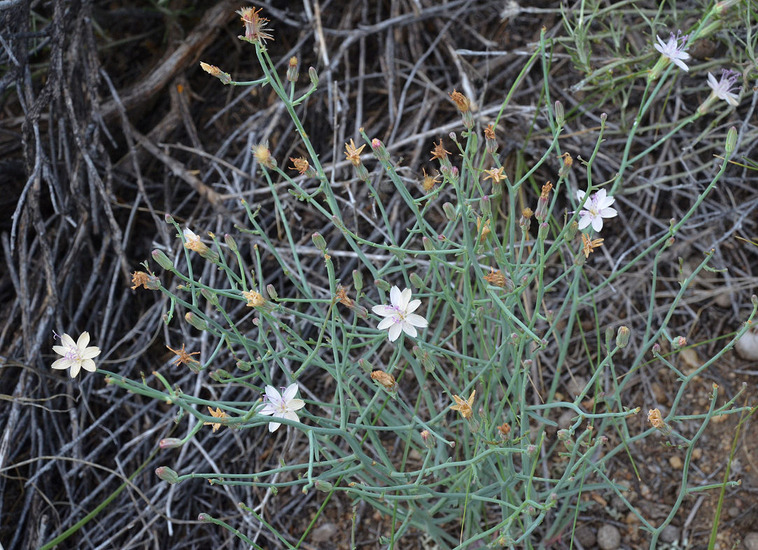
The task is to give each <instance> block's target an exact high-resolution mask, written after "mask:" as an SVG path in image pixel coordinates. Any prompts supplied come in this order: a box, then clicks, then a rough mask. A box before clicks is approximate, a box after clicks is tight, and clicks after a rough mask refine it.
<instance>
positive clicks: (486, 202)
mask: <svg viewBox="0 0 758 550" xmlns="http://www.w3.org/2000/svg"><path fill="white" fill-rule="evenodd" d="M480 204H481V207H482V216H484V217H485V218H491V217H492V200H491V199H490V197H489V195H485V196H483V197H482V200H481V202H480Z"/></svg>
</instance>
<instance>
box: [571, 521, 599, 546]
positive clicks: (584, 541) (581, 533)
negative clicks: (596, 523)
mask: <svg viewBox="0 0 758 550" xmlns="http://www.w3.org/2000/svg"><path fill="white" fill-rule="evenodd" d="M574 537H575V538H576V541H577V542H578V543H579V544H581V545H582V546H584V547H585V548H592V547H593V546H595V543H596V542H597V539H596V538H595V531H594V529H592V527H590V526H589V525H582V526H580V527H578V528H577V530H576V531H575V532H574Z"/></svg>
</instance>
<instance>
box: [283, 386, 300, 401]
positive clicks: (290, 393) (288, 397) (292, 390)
mask: <svg viewBox="0 0 758 550" xmlns="http://www.w3.org/2000/svg"><path fill="white" fill-rule="evenodd" d="M296 395H297V384H290V385H289V386H287V389H285V390H284V393H283V394H282V398H283V399H284V401H286V402H287V403H288V404H289V402H290V401H292V399H293V398H294V397H295V396H296Z"/></svg>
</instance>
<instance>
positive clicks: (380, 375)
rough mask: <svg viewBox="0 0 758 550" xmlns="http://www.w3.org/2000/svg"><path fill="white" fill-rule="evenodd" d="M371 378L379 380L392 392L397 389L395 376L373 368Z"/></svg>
mask: <svg viewBox="0 0 758 550" xmlns="http://www.w3.org/2000/svg"><path fill="white" fill-rule="evenodd" d="M371 379H372V380H375V381H377V382H379V383H380V384H381V385H382V386H384V388H385V389H386V390H387V391H391V392H394V391H395V390H396V389H397V382H395V377H394V376H392V375H391V374H389V373H386V372H384V371H381V370H375V371H373V372H372V373H371Z"/></svg>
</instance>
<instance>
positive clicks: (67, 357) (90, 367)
mask: <svg viewBox="0 0 758 550" xmlns="http://www.w3.org/2000/svg"><path fill="white" fill-rule="evenodd" d="M61 344H63V345H62V346H53V351H54V352H55V353H57V354H58V355H62V356H63V357H61V358H60V359H57V360H56V361H55V362H53V364H52V365H50V366H51V367H52V368H54V369H71V370H70V371H69V374H70V375H71V378H75V377H76V375H77V374H79V370H80V369H84V370H86V371H89V372H95V369H96V367H95V362H94V361H93V360H92V359H93V358H95V357H97V356H98V355H100V348H98V347H95V346H87V344H89V332H82V334H81V336H79V339H78V340H77V341H76V342H74V339H73V338H71V336H69V335H68V334H64V335H63V336H62V337H61Z"/></svg>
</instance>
